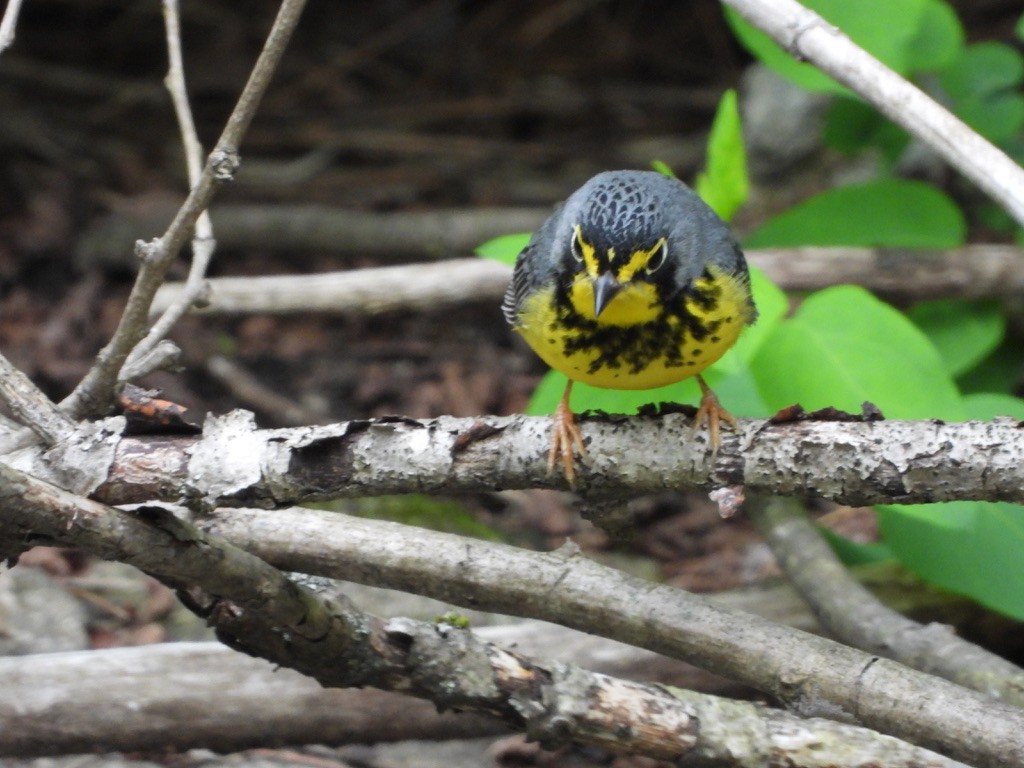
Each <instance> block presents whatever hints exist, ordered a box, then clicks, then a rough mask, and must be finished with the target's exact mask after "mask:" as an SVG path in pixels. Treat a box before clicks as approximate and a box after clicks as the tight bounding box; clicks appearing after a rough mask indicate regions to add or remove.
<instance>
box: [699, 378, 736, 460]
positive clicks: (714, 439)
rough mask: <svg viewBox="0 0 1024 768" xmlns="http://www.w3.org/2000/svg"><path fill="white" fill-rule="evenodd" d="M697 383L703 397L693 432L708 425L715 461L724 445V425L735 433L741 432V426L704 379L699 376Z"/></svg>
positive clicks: (712, 455)
mask: <svg viewBox="0 0 1024 768" xmlns="http://www.w3.org/2000/svg"><path fill="white" fill-rule="evenodd" d="M697 383H698V384H700V391H701V396H700V406H699V407H698V408H697V415H696V416H694V418H693V431H694V432H696V431H697V430H698V429H700V428H701V427H702V426H704V425H705V424H707V425H708V442H709V443H710V444H711V458H712V460H713V459H714V458H715V456H717V455H718V448H719V446H721V444H722V434H721V429H722V425H723V424H725V425H726V426H728V427H729V428H730V429H732V430H733V431H734V432H738V431H739V428H740V425H739V422H737V421H736V417H735V416H733V415H732V414H731V413H729V412H728V411H727V410H725V408H723V407H722V404H721V403H719V402H718V397H716V396H715V393H714V392H712V391H711V387H709V386H708V385H707V384H705V383H704V379H703V378H701V377H700V376H698V377H697Z"/></svg>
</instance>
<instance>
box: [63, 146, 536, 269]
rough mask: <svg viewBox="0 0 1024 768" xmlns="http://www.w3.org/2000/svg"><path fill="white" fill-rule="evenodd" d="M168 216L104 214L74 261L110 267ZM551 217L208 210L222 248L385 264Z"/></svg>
mask: <svg viewBox="0 0 1024 768" xmlns="http://www.w3.org/2000/svg"><path fill="white" fill-rule="evenodd" d="M249 169H250V166H249V165H246V170H249ZM173 213H174V211H173V210H166V211H164V210H163V209H161V208H160V207H159V206H158V207H156V208H155V209H154V211H153V212H152V213H149V214H147V215H145V216H140V217H138V218H134V217H132V216H131V215H129V214H127V213H121V212H118V213H112V214H109V215H108V216H106V217H104V218H103V219H101V220H100V221H99V222H97V223H96V224H95V225H93V227H92V228H91V229H90V230H88V231H87V232H86V233H85V234H83V235H82V237H81V238H80V240H79V242H78V246H77V248H76V258H77V259H78V261H79V262H80V263H81V264H82V265H83V267H87V266H91V265H94V264H96V263H104V264H105V263H108V262H109V261H111V260H112V259H116V258H117V256H116V255H113V254H114V253H116V252H117V251H119V250H122V249H123V244H124V243H125V242H131V234H132V233H134V234H137V235H143V234H145V233H146V232H150V231H152V229H153V228H154V227H156V226H160V223H161V222H162V221H164V220H165V217H166V216H171V215H173ZM549 215H551V207H550V206H540V207H531V208H518V207H516V208H513V207H508V208H486V207H481V208H471V209H461V208H450V209H435V210H430V211H406V210H396V211H386V212H381V211H364V210H352V209H347V208H331V207H328V206H324V205H311V204H274V203H262V204H258V205H256V204H253V205H239V204H231V203H227V204H224V205H218V206H217V207H216V208H214V209H213V210H211V211H210V217H211V218H212V219H213V226H214V228H215V229H216V230H217V242H218V244H219V245H221V246H222V247H230V248H234V249H240V250H245V249H259V250H276V251H288V252H291V251H295V250H304V251H319V252H323V253H334V254H339V255H343V256H352V257H356V258H358V259H360V260H363V259H365V258H367V257H373V259H374V260H375V261H376V262H379V263H382V264H386V263H388V262H392V263H394V262H395V261H397V260H399V259H405V260H408V258H409V257H410V256H416V257H419V258H422V259H425V260H440V259H442V258H445V259H447V258H452V257H454V256H465V255H466V254H468V253H470V252H471V251H472V250H473V249H474V248H476V247H477V246H478V245H480V244H481V243H483V242H485V241H487V240H490V239H491V238H493V237H497V236H498V235H507V234H509V233H513V232H532V231H533V230H535V229H536V228H537V227H538V226H540V224H541V223H542V222H543V221H544V219H546V218H547V217H548V216H549ZM129 261H130V257H129V255H128V254H125V258H124V264H125V266H130V264H129ZM119 263H120V262H119Z"/></svg>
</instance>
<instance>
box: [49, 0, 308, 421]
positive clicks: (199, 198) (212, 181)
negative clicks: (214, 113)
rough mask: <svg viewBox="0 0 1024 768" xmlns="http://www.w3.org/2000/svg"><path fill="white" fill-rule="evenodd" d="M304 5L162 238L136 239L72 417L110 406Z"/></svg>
mask: <svg viewBox="0 0 1024 768" xmlns="http://www.w3.org/2000/svg"><path fill="white" fill-rule="evenodd" d="M304 6H305V0H282V3H281V7H280V9H279V11H278V14H277V18H276V19H275V20H274V24H273V26H272V27H271V29H270V33H269V34H268V36H267V41H266V43H265V44H264V47H263V51H262V52H261V53H260V55H259V58H258V59H257V61H256V65H255V66H254V67H253V70H252V72H251V73H250V75H249V80H248V82H247V83H246V84H245V87H244V88H243V89H242V93H241V95H240V96H239V98H238V103H237V104H236V105H235V108H234V110H233V111H232V113H231V116H230V117H229V118H228V121H227V124H226V125H225V127H224V131H223V132H222V133H221V136H220V138H219V139H218V141H217V145H216V147H215V148H214V150H213V152H211V153H210V156H209V157H208V158H207V162H206V167H205V168H204V169H203V172H202V174H201V175H200V177H199V182H198V183H197V184H195V185H194V186H193V187H192V190H191V192H190V193H189V195H188V197H187V198H186V200H185V202H184V203H182V206H181V208H180V209H179V210H178V213H177V215H175V217H174V220H173V221H172V222H171V225H170V226H169V227H168V229H167V231H166V232H164V234H163V235H162V236H161V237H159V238H157V239H156V240H153V241H151V242H149V243H144V242H142V241H139V242H138V243H137V244H136V253H137V254H138V256H139V258H140V260H141V265H140V268H139V273H138V276H137V277H136V280H135V284H134V286H133V287H132V291H131V294H130V295H129V297H128V303H127V305H126V306H125V309H124V312H123V314H122V315H121V319H120V321H119V322H118V325H117V330H116V331H115V332H114V335H113V337H112V338H111V339H110V341H109V342H108V343H107V345H106V346H105V347H104V348H103V349H102V350H101V351H100V353H99V355H98V356H97V358H96V363H95V364H94V365H93V367H92V369H90V371H89V373H88V374H86V376H85V378H84V379H82V381H81V382H79V384H78V386H77V387H75V389H74V391H73V392H72V393H71V394H70V395H68V397H66V398H65V399H64V401H63V402H61V404H60V406H61V409H62V410H64V411H65V412H66V413H68V414H69V415H70V416H72V418H82V417H84V416H88V415H98V414H102V413H104V412H105V411H106V409H107V407H108V406H109V405H110V403H111V402H112V400H113V398H114V394H115V388H116V384H117V380H118V374H119V373H120V371H121V368H122V366H123V365H124V363H125V360H126V359H127V357H128V355H129V354H130V353H131V351H132V349H134V347H135V345H136V344H138V343H139V341H140V340H141V339H142V338H143V337H144V336H145V334H146V329H147V324H148V317H149V307H150V304H151V303H152V301H153V296H154V295H155V294H156V291H157V288H159V287H160V285H161V283H163V279H164V275H165V274H166V272H167V269H168V267H170V265H171V262H172V261H173V260H174V259H175V257H176V256H177V255H178V253H179V252H180V251H181V248H182V246H183V245H184V244H185V241H186V240H187V239H188V237H189V235H190V233H191V231H192V229H193V227H194V226H195V223H196V220H197V219H198V218H199V216H200V214H201V213H202V212H203V211H204V210H206V208H207V206H208V205H209V203H210V200H211V199H212V197H213V194H214V192H215V190H216V187H217V185H219V184H221V183H223V182H225V181H228V180H230V179H231V178H232V177H233V175H234V173H235V170H236V169H237V167H238V165H239V156H238V145H239V143H240V142H241V140H242V137H243V136H244V135H245V132H246V130H247V129H248V127H249V123H250V122H251V121H252V118H253V116H254V115H255V113H256V108H257V107H258V106H259V102H260V100H261V99H262V97H263V94H264V92H265V91H266V89H267V85H268V84H269V82H270V78H271V76H272V75H273V73H274V70H275V69H276V68H277V64H278V62H279V61H280V59H281V56H282V55H283V54H284V50H285V48H286V47H287V45H288V40H289V39H290V37H291V33H292V31H293V30H294V29H295V25H296V24H297V23H298V20H299V16H300V15H301V13H302V9H303V7H304Z"/></svg>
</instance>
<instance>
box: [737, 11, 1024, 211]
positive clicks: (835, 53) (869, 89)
mask: <svg viewBox="0 0 1024 768" xmlns="http://www.w3.org/2000/svg"><path fill="white" fill-rule="evenodd" d="M722 2H723V3H725V4H726V5H729V6H731V7H732V8H734V9H735V10H736V12H737V13H739V14H740V15H741V16H742V17H743V18H745V19H746V20H747V21H749V22H750V23H751V24H753V25H754V26H756V27H757V28H758V29H760V30H762V31H763V32H765V33H767V34H768V35H770V36H771V37H772V38H773V39H774V40H775V41H776V42H778V43H779V45H781V46H782V47H783V48H784V49H785V50H787V51H789V52H790V53H791V54H793V56H794V57H796V58H797V59H799V60H800V61H810V62H812V63H813V64H814V65H815V66H817V67H818V68H819V69H821V70H822V71H823V72H825V73H827V74H829V75H831V76H832V77H833V78H835V79H836V80H837V81H838V82H840V83H842V84H843V85H845V86H847V87H848V88H850V89H851V90H853V91H855V92H856V93H857V94H859V95H860V96H862V97H863V98H864V99H865V100H867V101H868V102H870V103H871V104H873V105H874V106H875V107H876V108H877V109H878V110H879V111H880V112H881V113H882V114H884V115H885V116H886V117H888V118H889V119H890V120H892V121H893V122H895V123H897V124H898V125H900V126H902V127H903V128H905V129H906V130H907V131H909V132H910V133H911V134H913V135H914V136H916V137H917V138H919V139H921V140H922V141H923V142H925V144H927V145H928V146H929V147H931V148H932V149H934V150H935V151H936V152H937V153H938V154H939V155H941V156H942V157H943V158H945V160H946V161H947V162H949V163H950V164H951V165H952V166H953V167H955V168H957V169H959V170H960V172H961V173H963V174H964V175H965V176H967V178H969V179H971V181H973V182H974V183H975V184H977V185H978V187H979V188H980V189H982V190H984V191H985V192H986V193H987V194H988V195H989V196H990V197H991V198H992V199H993V200H995V201H996V202H997V203H999V204H1000V205H1001V206H1002V207H1003V208H1005V209H1006V210H1007V211H1008V212H1009V213H1010V215H1012V216H1013V217H1014V218H1015V219H1016V220H1017V222H1018V223H1020V224H1024V169H1022V168H1021V167H1020V166H1018V165H1017V164H1016V163H1015V162H1013V160H1011V159H1010V158H1009V157H1007V155H1006V153H1004V152H1003V151H1001V150H1000V149H998V148H997V147H995V146H994V145H993V144H991V143H990V142H989V141H987V140H986V139H984V138H983V137H982V136H980V135H979V134H978V133H976V132H975V131H974V130H972V129H971V128H970V127H968V126H967V125H966V124H965V123H964V122H963V121H961V120H960V119H959V118H957V117H955V116H954V115H953V114H951V113H950V112H949V110H947V109H946V108H945V107H943V106H941V105H940V104H939V103H938V102H936V101H935V100H934V99H932V98H931V97H929V96H928V95H927V94H926V93H924V91H922V90H921V89H920V88H917V87H916V86H914V85H912V84H911V83H909V82H907V81H906V80H904V79H903V78H902V77H900V76H899V75H898V74H896V73H895V72H893V71H892V70H891V69H889V68H888V67H887V66H885V65H884V64H882V63H881V62H880V61H878V59H876V58H874V57H873V56H871V55H870V54H869V53H867V52H866V51H865V50H864V49H863V48H860V47H859V46H858V45H856V44H855V43H854V42H853V41H851V40H850V38H848V37H847V36H846V35H844V34H843V33H842V32H841V31H840V30H838V29H837V28H836V27H834V26H833V25H831V24H829V23H828V22H827V21H826V20H825V19H823V18H821V17H820V16H819V15H818V14H816V13H814V12H813V11H810V10H808V9H807V8H805V7H804V6H802V5H800V3H798V2H796V0H722Z"/></svg>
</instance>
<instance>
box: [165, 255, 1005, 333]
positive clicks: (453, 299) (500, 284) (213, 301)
mask: <svg viewBox="0 0 1024 768" xmlns="http://www.w3.org/2000/svg"><path fill="white" fill-rule="evenodd" d="M747 257H748V259H749V260H750V263H751V264H752V265H754V266H756V267H759V268H761V269H763V270H764V271H765V274H767V276H768V277H769V278H770V279H771V280H772V282H774V283H776V284H777V285H779V286H780V287H782V288H783V289H785V290H791V291H813V290H817V289H819V288H825V287H827V286H829V285H838V284H842V283H856V284H858V285H862V286H864V287H865V288H868V289H869V290H871V291H874V292H875V293H878V294H880V295H883V296H886V297H887V298H889V299H891V300H893V301H900V302H912V301H921V300H923V299H934V298H940V297H946V296H956V297H959V298H1009V297H1011V296H1019V295H1020V294H1021V293H1022V292H1024V251H1022V250H1021V249H1020V248H1016V247H1014V246H1009V245H969V246H965V247H963V248H957V249H955V250H951V251H943V252H932V251H905V252H900V254H899V257H898V258H896V257H895V255H894V254H893V253H892V252H890V251H885V250H876V249H873V248H769V249H763V250H753V251H748V252H747ZM511 276H512V269H511V267H508V266H506V265H504V264H500V263H498V262H495V261H490V260H487V259H475V258H470V259H451V260H447V261H441V262H437V263H422V262H421V263H417V264H409V265H405V266H395V267H379V268H374V269H357V270H348V271H344V272H324V273H320V274H316V275H267V276H263V277H220V278H213V279H211V280H208V281H206V285H208V286H209V293H208V294H206V295H204V296H203V300H202V303H201V306H197V307H195V311H196V312H200V313H210V314H236V313H239V314H240V313H273V314H284V313H290V312H344V313H347V314H368V315H375V314H379V313H383V312H394V311H399V310H403V311H414V312H416V311H427V310H429V311H437V310H439V309H444V308H447V307H451V306H459V305H462V304H465V303H467V302H468V301H480V302H493V303H494V306H495V317H498V311H497V306H498V304H499V303H500V302H501V297H502V296H503V295H504V294H505V289H506V288H507V287H508V281H509V279H510V278H511ZM183 289H184V284H183V283H167V284H165V285H163V286H161V287H160V290H159V291H157V294H156V297H155V298H154V299H153V309H152V311H153V312H154V313H155V312H161V311H163V310H164V309H165V308H166V307H169V306H171V304H177V303H178V302H180V301H181V300H182V291H183Z"/></svg>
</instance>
